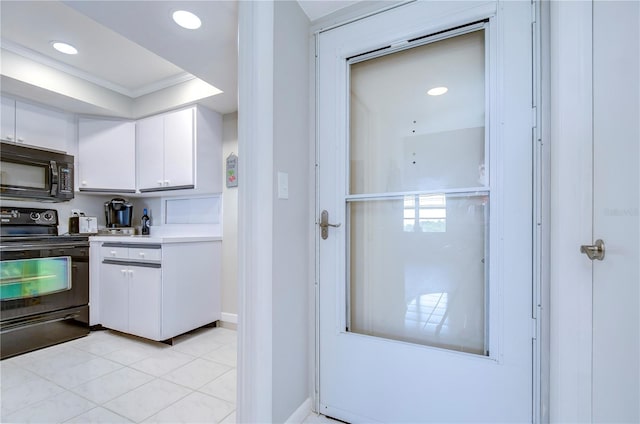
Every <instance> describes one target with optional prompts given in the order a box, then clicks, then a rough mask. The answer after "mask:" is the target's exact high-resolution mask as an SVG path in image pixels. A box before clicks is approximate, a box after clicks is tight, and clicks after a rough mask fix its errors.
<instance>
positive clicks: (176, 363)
mask: <svg viewBox="0 0 640 424" xmlns="http://www.w3.org/2000/svg"><path fill="white" fill-rule="evenodd" d="M236 340H237V338H236V332H235V331H233V330H229V329H226V328H202V329H199V330H196V331H194V332H192V333H189V334H186V335H183V336H180V337H176V338H175V339H174V344H173V346H169V345H166V344H163V343H156V342H152V341H149V340H145V339H141V338H137V337H132V336H128V335H125V334H121V333H117V332H113V331H109V330H104V331H94V332H91V334H89V335H88V336H87V337H83V338H81V339H77V340H73V341H70V342H68V343H63V344H60V345H56V346H52V347H49V348H46V349H41V350H38V351H35V352H30V353H27V354H24V355H20V356H16V357H14V358H9V359H5V360H3V361H1V362H0V390H1V393H2V397H1V398H0V422H2V423H113V424H116V423H130V422H136V423H141V422H142V423H234V422H235V417H236V413H235V410H236V351H237V341H236Z"/></svg>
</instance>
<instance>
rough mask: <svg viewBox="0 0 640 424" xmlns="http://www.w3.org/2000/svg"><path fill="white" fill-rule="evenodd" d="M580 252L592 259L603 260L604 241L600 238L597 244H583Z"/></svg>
mask: <svg viewBox="0 0 640 424" xmlns="http://www.w3.org/2000/svg"><path fill="white" fill-rule="evenodd" d="M580 253H584V254H585V255H587V256H588V257H589V259H591V260H592V261H593V260H599V261H601V260H603V259H604V241H602V240H600V239H598V240H596V244H590V245H589V244H583V245H582V246H580Z"/></svg>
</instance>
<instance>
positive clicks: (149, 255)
mask: <svg viewBox="0 0 640 424" xmlns="http://www.w3.org/2000/svg"><path fill="white" fill-rule="evenodd" d="M129 259H131V260H136V261H159V260H161V259H162V249H148V248H144V247H130V248H129Z"/></svg>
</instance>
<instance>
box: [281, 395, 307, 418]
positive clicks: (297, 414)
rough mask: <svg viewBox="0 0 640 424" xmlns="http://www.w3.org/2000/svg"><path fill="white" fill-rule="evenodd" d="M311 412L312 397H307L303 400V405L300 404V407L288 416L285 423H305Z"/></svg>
mask: <svg viewBox="0 0 640 424" xmlns="http://www.w3.org/2000/svg"><path fill="white" fill-rule="evenodd" d="M310 413H311V398H307V399H306V400H305V401H304V402H302V405H300V406H299V407H298V409H296V410H295V411H294V412H293V414H291V416H290V417H289V418H287V420H286V421H285V423H287V424H300V423H303V422H304V420H305V419H306V418H307V416H309V414H310Z"/></svg>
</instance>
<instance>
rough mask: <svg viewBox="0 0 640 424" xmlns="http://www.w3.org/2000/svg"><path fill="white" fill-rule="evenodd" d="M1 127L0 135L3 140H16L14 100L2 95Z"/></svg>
mask: <svg viewBox="0 0 640 424" xmlns="http://www.w3.org/2000/svg"><path fill="white" fill-rule="evenodd" d="M0 116H1V118H2V129H1V130H0V131H1V133H0V137H1V138H2V140H3V141H16V102H15V100H13V99H9V98H8V97H2V111H1V113H0Z"/></svg>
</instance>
